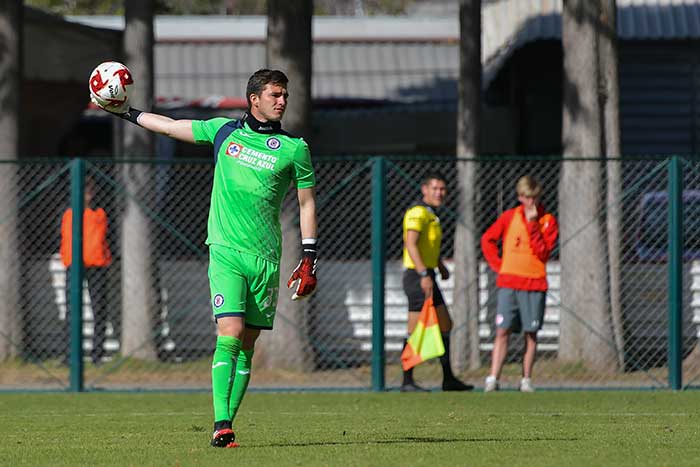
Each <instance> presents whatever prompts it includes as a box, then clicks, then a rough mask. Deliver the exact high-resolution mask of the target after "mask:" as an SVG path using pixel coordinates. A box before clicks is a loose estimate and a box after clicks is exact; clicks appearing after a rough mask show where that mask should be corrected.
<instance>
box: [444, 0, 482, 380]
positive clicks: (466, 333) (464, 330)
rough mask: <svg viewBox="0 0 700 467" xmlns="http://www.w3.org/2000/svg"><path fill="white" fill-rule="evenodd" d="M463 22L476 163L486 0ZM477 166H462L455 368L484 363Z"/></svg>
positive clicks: (466, 125)
mask: <svg viewBox="0 0 700 467" xmlns="http://www.w3.org/2000/svg"><path fill="white" fill-rule="evenodd" d="M459 18H460V76H459V111H458V113H457V158H458V159H465V158H470V159H474V158H475V157H476V156H478V154H479V133H480V126H481V0H462V1H461V2H460V8H459ZM476 170H477V163H476V162H475V161H473V160H471V161H465V160H459V161H458V162H457V176H458V181H457V186H458V190H459V193H458V198H459V206H458V209H459V222H458V223H457V227H456V231H455V240H454V241H455V245H454V255H455V257H454V262H455V289H454V300H453V305H452V310H451V314H452V318H453V321H454V328H453V331H452V335H453V336H454V337H453V339H452V342H453V343H454V352H452V359H453V362H452V363H453V365H454V366H455V368H458V369H460V370H462V369H464V367H465V363H466V366H468V368H469V369H471V370H473V369H476V368H478V367H479V366H480V358H479V293H478V285H479V265H478V256H477V245H478V242H479V239H478V235H477V234H476V232H477V225H476V218H475V209H474V203H475V201H476V188H477V182H476Z"/></svg>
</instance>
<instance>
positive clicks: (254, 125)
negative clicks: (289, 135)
mask: <svg viewBox="0 0 700 467" xmlns="http://www.w3.org/2000/svg"><path fill="white" fill-rule="evenodd" d="M241 121H242V122H243V123H245V124H247V125H248V126H249V127H250V129H251V130H253V131H254V132H256V133H264V134H273V133H279V132H280V131H281V130H282V124H281V123H280V122H264V123H263V122H261V121H260V120H258V119H256V118H255V117H253V116H252V115H250V114H249V113H248V112H246V113H244V114H243V118H241Z"/></svg>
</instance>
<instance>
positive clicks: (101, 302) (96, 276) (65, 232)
mask: <svg viewBox="0 0 700 467" xmlns="http://www.w3.org/2000/svg"><path fill="white" fill-rule="evenodd" d="M84 196H85V198H84V199H85V210H84V211H83V265H84V266H85V269H84V271H85V272H84V277H85V279H87V283H88V289H89V292H90V304H91V305H92V312H93V318H94V333H93V336H92V352H91V357H92V362H93V363H94V364H96V365H97V364H99V363H100V362H101V361H102V358H103V357H104V354H105V351H104V343H105V335H106V326H107V317H108V313H107V266H109V265H110V264H111V263H112V253H111V252H110V249H109V244H108V243H107V227H108V221H107V213H106V212H105V210H104V209H103V208H101V207H96V206H95V202H94V200H95V182H94V180H93V179H91V178H87V179H86V180H85V190H84ZM72 222H73V212H72V210H71V209H70V208H68V209H66V210H65V212H64V213H63V217H62V219H61V250H60V253H61V261H62V262H63V265H64V266H65V267H66V302H67V303H68V304H69V305H70V303H69V300H70V267H71V263H72V255H71V242H72ZM69 317H70V306H69V307H68V312H67V314H66V324H67V325H69V319H68V318H69Z"/></svg>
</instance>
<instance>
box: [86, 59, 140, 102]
mask: <svg viewBox="0 0 700 467" xmlns="http://www.w3.org/2000/svg"><path fill="white" fill-rule="evenodd" d="M133 84H134V80H133V78H132V77H131V71H129V69H128V68H127V67H126V66H125V65H124V64H122V63H119V62H104V63H100V64H99V65H97V67H95V69H94V70H92V73H90V86H89V87H90V99H91V100H92V101H93V102H94V103H95V104H96V105H97V106H99V107H101V108H103V109H105V110H107V111H108V112H115V113H121V112H126V111H127V110H128V109H129V104H128V102H129V90H130V88H131V86H132V85H133Z"/></svg>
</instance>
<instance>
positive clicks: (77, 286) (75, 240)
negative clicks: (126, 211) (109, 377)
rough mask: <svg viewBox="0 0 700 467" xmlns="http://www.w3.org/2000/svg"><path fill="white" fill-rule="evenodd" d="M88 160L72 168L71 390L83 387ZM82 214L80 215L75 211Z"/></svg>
mask: <svg viewBox="0 0 700 467" xmlns="http://www.w3.org/2000/svg"><path fill="white" fill-rule="evenodd" d="M84 178H85V162H84V161H83V160H82V159H73V163H72V165H71V169H70V205H71V210H72V221H73V222H72V226H71V229H72V233H71V238H72V241H71V268H70V310H68V313H70V390H71V391H74V392H79V391H82V390H83V382H84V378H83V376H84V375H83V216H82V213H83V208H84V198H83V196H84V195H83V181H84ZM76 213H79V214H76Z"/></svg>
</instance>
